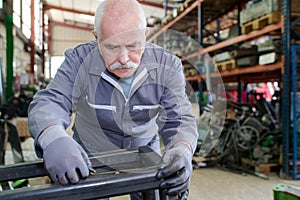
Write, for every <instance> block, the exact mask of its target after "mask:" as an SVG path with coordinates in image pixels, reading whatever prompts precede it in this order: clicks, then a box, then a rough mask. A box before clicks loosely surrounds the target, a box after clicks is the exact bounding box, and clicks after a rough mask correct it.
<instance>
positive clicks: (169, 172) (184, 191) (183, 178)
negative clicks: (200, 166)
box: [156, 143, 193, 199]
mask: <svg viewBox="0 0 300 200" xmlns="http://www.w3.org/2000/svg"><path fill="white" fill-rule="evenodd" d="M192 156H193V153H192V149H191V148H190V146H189V145H188V144H186V143H177V144H175V145H174V146H173V147H172V148H170V149H168V150H167V151H166V152H165V153H164V155H163V157H162V161H161V164H160V166H159V170H158V172H157V174H156V177H157V178H158V179H163V181H162V182H161V184H160V189H165V190H166V192H167V195H169V196H176V195H178V198H179V199H187V195H188V189H189V185H190V177H191V175H192V170H193V167H192Z"/></svg>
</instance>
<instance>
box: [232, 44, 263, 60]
mask: <svg viewBox="0 0 300 200" xmlns="http://www.w3.org/2000/svg"><path fill="white" fill-rule="evenodd" d="M230 54H231V57H232V58H241V57H245V56H249V55H255V54H257V46H251V47H249V48H238V49H236V50H233V51H231V52H230Z"/></svg>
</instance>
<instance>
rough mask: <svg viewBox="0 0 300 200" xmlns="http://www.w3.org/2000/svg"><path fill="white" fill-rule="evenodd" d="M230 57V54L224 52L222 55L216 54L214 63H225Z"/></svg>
mask: <svg viewBox="0 0 300 200" xmlns="http://www.w3.org/2000/svg"><path fill="white" fill-rule="evenodd" d="M230 59H231V56H230V52H229V51H224V52H222V53H219V54H216V55H215V61H216V62H222V61H226V60H230Z"/></svg>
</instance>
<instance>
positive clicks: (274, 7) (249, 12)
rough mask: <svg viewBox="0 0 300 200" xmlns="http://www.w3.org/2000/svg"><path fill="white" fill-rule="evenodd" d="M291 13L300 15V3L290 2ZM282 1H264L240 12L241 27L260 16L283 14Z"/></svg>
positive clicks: (297, 0) (291, 0)
mask: <svg viewBox="0 0 300 200" xmlns="http://www.w3.org/2000/svg"><path fill="white" fill-rule="evenodd" d="M290 2H291V13H300V1H299V0H290ZM281 6H282V5H281V0H262V1H259V2H257V3H255V4H253V5H251V7H250V8H248V9H245V10H242V11H241V12H240V25H243V24H245V23H247V22H249V21H251V20H253V19H256V18H258V17H260V16H263V15H266V14H269V13H272V12H281Z"/></svg>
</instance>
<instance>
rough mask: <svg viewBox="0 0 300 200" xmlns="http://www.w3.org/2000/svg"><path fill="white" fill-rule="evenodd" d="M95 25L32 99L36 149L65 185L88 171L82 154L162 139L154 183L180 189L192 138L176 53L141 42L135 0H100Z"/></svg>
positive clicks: (185, 181)
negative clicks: (70, 129) (90, 35)
mask: <svg viewBox="0 0 300 200" xmlns="http://www.w3.org/2000/svg"><path fill="white" fill-rule="evenodd" d="M94 27H95V28H94V31H93V35H94V36H95V40H94V41H90V42H87V43H85V44H80V45H78V46H77V47H75V48H73V49H69V50H67V51H66V52H65V60H64V62H63V63H62V65H61V66H60V68H59V69H58V71H57V74H56V75H55V78H54V79H53V80H52V81H51V83H50V84H49V85H48V87H47V88H46V89H44V90H41V91H39V92H38V93H37V94H36V95H35V97H34V100H33V101H32V103H31V104H30V107H29V129H30V132H31V134H32V136H33V137H34V138H35V141H36V150H37V154H39V156H40V157H43V159H44V161H45V166H46V168H47V170H48V172H49V174H50V177H51V179H52V180H53V181H54V182H58V183H60V184H68V183H77V182H78V181H79V180H80V179H81V178H85V177H87V176H88V175H89V170H88V165H89V164H90V163H89V158H88V155H93V154H94V153H98V152H103V151H108V150H115V149H131V148H137V147H139V146H145V145H148V146H150V147H151V148H152V149H154V150H155V151H157V152H160V147H161V146H164V151H163V152H162V161H161V163H160V165H159V169H158V172H157V178H158V179H162V183H161V185H160V187H161V188H163V189H167V193H168V194H169V195H170V196H174V195H178V194H181V193H182V192H184V191H186V190H188V188H189V182H190V177H191V173H192V164H191V159H192V155H193V153H194V151H195V148H196V144H197V138H198V133H197V130H196V122H195V118H194V117H193V115H192V114H191V113H192V110H191V109H192V108H191V104H190V102H189V101H188V98H187V96H186V94H185V78H184V75H183V72H182V64H181V60H180V59H178V58H177V57H176V56H174V55H173V54H172V53H170V52H168V51H167V50H165V49H163V48H161V47H158V46H156V45H154V44H151V43H148V42H146V33H147V28H146V18H145V15H144V12H143V9H142V8H141V6H140V5H139V4H138V2H137V1H135V0H122V1H120V0H106V1H104V2H102V3H101V4H100V5H99V6H98V8H97V10H96V14H95V26H94ZM72 113H76V118H75V122H74V126H73V131H74V135H73V137H70V136H69V135H68V134H67V132H66V130H65V129H66V127H68V126H69V124H70V116H71V114H72ZM160 138H161V140H160ZM160 141H163V145H161V144H160ZM139 198H140V197H138V195H136V196H134V195H132V199H139Z"/></svg>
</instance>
